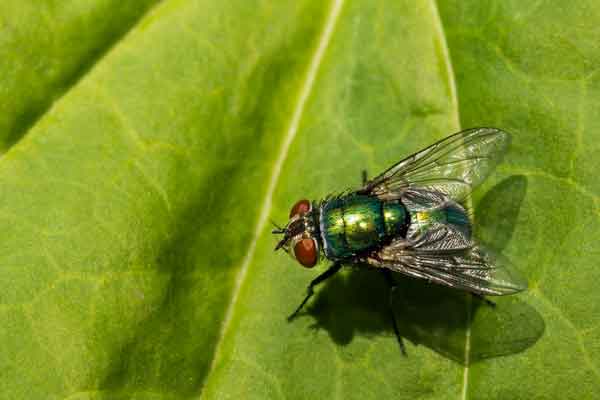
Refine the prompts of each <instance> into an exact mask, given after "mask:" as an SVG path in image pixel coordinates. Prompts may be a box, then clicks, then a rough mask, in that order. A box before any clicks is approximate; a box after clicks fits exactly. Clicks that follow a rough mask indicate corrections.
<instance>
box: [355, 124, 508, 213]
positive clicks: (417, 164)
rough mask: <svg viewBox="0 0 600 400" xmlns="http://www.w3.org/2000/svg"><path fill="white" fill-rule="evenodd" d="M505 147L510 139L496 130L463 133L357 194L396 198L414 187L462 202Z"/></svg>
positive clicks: (401, 164) (412, 158)
mask: <svg viewBox="0 0 600 400" xmlns="http://www.w3.org/2000/svg"><path fill="white" fill-rule="evenodd" d="M509 143H510V135H509V134H508V133H507V132H504V131H502V130H500V129H496V128H474V129H467V130H465V131H462V132H459V133H456V134H454V135H452V136H449V137H447V138H445V139H443V140H441V141H439V142H437V143H435V144H433V145H431V146H429V147H427V148H426V149H424V150H421V151H419V152H417V153H415V154H413V155H411V156H409V157H407V158H405V159H404V160H402V161H400V162H398V163H397V164H395V165H393V166H391V167H390V168H389V169H387V170H386V171H385V172H383V173H382V174H381V175H379V176H377V177H375V178H373V179H372V180H370V181H368V182H367V183H366V184H365V185H364V186H363V187H362V188H361V189H360V190H359V192H361V193H369V194H374V195H376V196H378V197H380V198H399V197H400V196H402V195H403V194H404V193H405V191H406V190H407V189H409V188H415V187H418V188H424V189H427V190H429V191H434V192H439V193H443V194H445V195H447V196H448V197H450V198H451V199H454V200H456V201H462V200H463V199H464V198H465V197H466V196H467V195H468V194H469V193H470V192H471V190H472V189H473V188H475V187H476V186H477V185H479V184H480V183H481V182H483V180H484V179H485V178H486V177H487V176H488V175H489V173H490V172H491V171H492V170H493V169H494V167H495V166H496V164H498V162H499V161H500V159H501V158H502V156H503V154H504V153H505V152H506V149H507V148H508V145H509Z"/></svg>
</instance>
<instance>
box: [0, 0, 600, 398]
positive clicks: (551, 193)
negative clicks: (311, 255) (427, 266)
mask: <svg viewBox="0 0 600 400" xmlns="http://www.w3.org/2000/svg"><path fill="white" fill-rule="evenodd" d="M121 3H123V4H121ZM121 3H117V2H112V1H108V0H106V1H94V2H89V3H85V4H86V7H84V6H83V4H84V3H81V2H72V4H71V3H69V4H70V6H66V5H65V6H62V5H63V4H67V3H64V2H60V6H59V5H58V3H57V4H56V5H54V6H53V7H51V6H48V9H38V8H36V7H39V6H35V5H33V3H31V4H32V5H27V4H28V3H27V4H24V5H23V3H21V2H19V3H17V2H8V3H6V4H4V3H3V4H2V5H1V6H0V10H2V11H4V10H8V11H10V15H17V14H18V15H22V17H20V18H18V19H13V20H10V21H11V24H10V25H9V24H8V23H7V22H6V21H7V20H9V19H7V18H6V17H4V16H5V15H7V14H6V13H5V12H2V13H0V15H2V17H0V29H1V30H2V31H1V32H2V35H3V36H2V37H3V38H4V37H7V38H9V40H0V54H7V55H14V58H12V59H13V60H18V62H15V63H14V65H18V68H17V67H15V68H14V69H13V68H12V65H13V64H11V63H10V62H9V63H8V64H7V63H6V61H5V60H6V58H5V57H1V58H0V59H2V60H4V62H3V63H2V62H0V71H7V72H6V73H5V74H0V105H2V108H1V109H2V110H3V113H2V114H3V115H2V117H0V138H4V139H0V141H3V143H4V146H5V147H9V146H11V144H12V143H13V142H14V141H15V140H17V139H18V138H19V137H21V136H22V135H23V134H24V137H23V138H22V139H20V140H18V141H17V142H16V144H14V145H13V146H12V147H10V149H9V151H8V152H7V153H6V154H5V155H4V156H2V158H1V159H0V184H1V186H0V187H2V191H1V196H0V226H1V228H2V231H3V232H4V235H3V240H2V242H0V243H1V244H0V288H1V289H2V290H0V343H2V344H3V345H2V346H1V347H0V371H1V372H0V393H2V394H3V397H6V398H11V399H13V398H14V399H37V398H44V399H45V398H50V399H62V398H68V399H121V398H122V399H125V398H135V399H189V398H205V399H213V398H244V399H245V398H257V399H268V398H291V399H301V398H330V397H336V398H344V399H351V398H361V399H363V398H377V399H381V398H407V399H413V398H429V399H438V398H439V399H448V398H457V399H467V398H468V399H507V398H511V399H512V398H576V399H581V398H592V397H593V393H595V392H597V391H598V390H599V387H598V386H599V383H600V369H599V368H600V367H599V366H598V363H597V361H596V360H597V359H599V357H600V354H598V352H600V345H599V343H600V342H598V340H597V338H598V335H597V328H598V326H600V321H598V318H599V317H598V316H599V315H600V310H596V308H598V307H600V306H599V304H600V299H599V298H598V296H599V295H598V291H597V290H595V287H594V284H595V279H594V278H595V277H596V276H597V273H596V272H595V271H596V268H595V260H596V259H597V258H598V257H597V256H598V250H597V246H595V243H594V242H593V240H594V238H595V237H596V236H598V233H599V232H598V231H599V228H600V225H599V224H598V215H599V214H598V204H597V199H598V197H597V196H598V195H597V194H596V193H597V190H598V188H597V185H599V183H598V181H597V179H595V178H596V177H595V174H594V172H595V171H594V165H595V163H596V158H598V157H594V156H595V155H596V153H597V152H598V150H599V148H598V144H597V143H598V136H599V135H600V134H598V133H597V132H599V131H598V130H597V129H595V128H596V126H595V125H597V124H598V122H599V120H598V118H597V117H596V113H595V109H596V108H597V107H595V106H596V103H597V102H598V101H599V100H600V92H598V93H597V91H595V90H594V88H595V87H596V86H597V75H596V73H595V69H594V68H595V65H597V63H596V61H598V58H599V57H600V52H599V51H598V45H597V43H599V41H598V39H600V38H599V37H598V36H600V31H599V30H598V29H597V26H598V23H597V22H598V21H599V19H598V16H599V11H600V10H599V9H598V8H597V7H596V6H595V5H594V4H593V3H592V2H585V3H581V4H580V5H579V6H578V7H572V6H571V7H567V6H566V5H562V3H560V2H538V3H535V4H531V5H525V4H523V3H522V2H494V3H492V2H486V3H485V4H484V3H482V2H476V1H467V2H465V1H461V2H453V1H443V2H440V4H439V5H438V4H436V3H435V2H433V1H423V2H417V3H416V4H415V2H409V1H400V2H397V1H389V2H352V1H344V0H334V1H332V2H330V3H323V2H317V1H310V0H301V1H297V0H296V1H291V0H290V1H247V0H233V1H226V2H225V1H221V2H213V1H200V0H198V1H187V2H186V1H177V0H170V1H166V2H162V3H160V4H157V5H156V6H155V7H153V8H152V9H149V6H150V5H151V3H153V2H151V1H146V2H142V1H140V2H121ZM125 3H127V4H125ZM438 6H439V7H438ZM70 7H72V8H70ZM49 15H50V16H51V17H50V18H49V17H48V16H49ZM73 15H76V16H75V17H74V16H73ZM138 19H139V22H137V23H136V21H137V20H138ZM41 20H43V21H45V24H44V25H40V22H39V21H41ZM61 21H68V23H61ZM82 21H83V22H82ZM94 21H98V22H94ZM133 24H135V26H133V28H131V30H130V31H129V32H128V30H129V28H130V27H131V26H132V25H133ZM116 27H118V28H116ZM79 32H82V35H83V36H82V37H84V38H85V40H83V39H82V40H81V41H75V43H74V39H73V37H77V35H76V34H77V33H79ZM126 32H128V33H127V34H126ZM49 35H55V36H52V37H53V38H54V39H52V40H54V41H53V43H54V46H55V47H56V50H55V51H47V50H46V49H47V45H46V43H47V42H46V41H48V40H50V39H48V38H49ZM26 38H29V40H27V39H26ZM52 40H50V41H52ZM18 49H25V50H27V52H25V51H24V52H22V53H19V52H18V51H17V50H18ZM109 49H110V50H109ZM31 54H36V55H37V54H39V56H32V55H31ZM36 60H38V62H36ZM39 71H43V72H44V71H54V72H52V74H50V73H49V74H47V75H44V74H41V75H40V74H39ZM13 72H14V74H15V77H16V78H14V79H13V78H10V76H11V75H9V73H13ZM6 77H8V78H6ZM30 77H34V79H30ZM53 102H54V103H53ZM23 115H26V117H23ZM484 125H488V126H498V127H500V128H504V129H506V130H508V131H509V132H512V133H513V146H512V149H511V151H510V153H509V154H508V155H507V157H506V159H505V162H504V163H503V164H502V165H501V166H500V167H499V169H498V171H497V173H496V174H494V175H493V177H492V178H491V179H490V180H489V182H487V183H486V185H485V186H484V187H483V188H481V189H480V190H478V191H477V192H476V193H475V196H474V199H473V205H474V209H475V214H474V215H475V219H476V222H477V229H478V233H479V235H480V236H481V238H482V240H484V241H485V242H487V243H489V245H490V246H491V247H492V248H494V249H495V250H497V251H501V252H502V253H503V254H506V255H507V256H508V257H509V258H510V259H511V260H513V263H514V264H516V265H517V266H518V267H519V269H520V270H522V272H523V273H524V275H526V276H527V277H528V279H529V282H530V289H529V290H528V291H527V292H525V293H523V294H520V295H517V296H513V297H510V298H501V299H498V300H497V307H495V308H490V307H487V306H485V305H483V304H481V303H480V302H478V301H477V300H472V299H470V297H469V296H466V295H465V294H463V293H460V292H456V291H452V290H450V289H446V288H442V287H436V286H432V285H428V284H427V283H423V282H418V281H415V280H411V279H408V278H404V277H397V278H398V283H399V290H398V293H397V295H396V296H394V312H395V314H396V316H397V317H398V319H399V322H400V329H401V333H402V335H403V336H404V338H405V340H404V341H405V345H406V347H407V352H408V357H403V356H402V355H401V354H400V350H399V348H398V344H397V343H396V339H395V337H394V334H393V331H392V329H391V325H390V316H389V314H388V309H387V301H388V294H387V290H388V288H387V286H386V283H385V280H383V278H382V277H381V276H379V274H377V273H376V272H373V271H369V270H365V269H360V268H357V269H348V270H346V271H344V272H343V273H342V274H341V275H340V276H336V277H335V278H333V279H332V280H331V281H329V282H327V283H325V284H323V285H322V286H321V287H319V290H318V293H317V295H316V296H314V298H313V299H312V300H311V302H310V303H309V305H308V306H307V308H306V312H305V313H303V314H301V316H300V317H299V318H297V319H296V320H294V321H293V322H291V323H288V322H287V321H286V316H287V315H289V313H290V312H291V311H292V310H293V309H294V308H295V307H296V306H297V305H298V303H299V302H300V300H301V299H302V296H303V294H304V290H305V286H306V285H307V284H308V282H309V281H310V279H312V278H314V276H316V274H317V273H318V272H320V271H322V270H323V269H324V268H326V266H327V265H320V266H319V267H317V268H316V271H313V270H310V271H309V270H304V269H302V268H299V267H298V264H297V263H295V262H294V261H293V260H291V259H290V258H289V257H286V256H285V255H283V254H281V253H280V252H278V253H274V252H273V247H274V245H275V239H274V237H273V236H272V235H271V234H270V229H271V228H270V226H269V218H273V219H274V220H275V221H278V222H280V223H282V222H284V221H285V220H286V218H287V214H288V210H289V208H290V207H291V205H292V204H293V203H294V202H295V201H296V200H298V199H300V198H310V199H318V198H322V197H323V196H325V195H327V194H328V193H331V192H335V191H340V190H343V189H345V188H348V187H355V186H357V184H358V183H359V182H360V173H361V170H362V169H366V170H367V171H368V172H369V174H370V175H371V176H372V175H374V174H376V173H378V172H380V171H381V170H382V169H384V168H385V167H387V166H388V165H389V164H390V163H392V162H394V161H397V160H398V159H400V158H401V157H403V156H404V155H406V154H409V153H410V152H412V151H415V150H418V149H420V148H421V147H423V146H425V145H427V144H429V143H431V142H432V141H435V140H437V139H440V138H442V137H444V136H446V135H447V134H450V133H452V132H454V131H457V130H459V129H461V128H466V127H471V126H484ZM494 300H495V299H494ZM495 301H496V300H495ZM558 377H560V378H558ZM557 378H558V379H557Z"/></svg>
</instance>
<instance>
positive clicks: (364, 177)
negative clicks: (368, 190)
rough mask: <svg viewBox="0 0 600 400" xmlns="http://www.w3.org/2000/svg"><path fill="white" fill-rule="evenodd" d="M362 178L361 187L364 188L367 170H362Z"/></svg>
mask: <svg viewBox="0 0 600 400" xmlns="http://www.w3.org/2000/svg"><path fill="white" fill-rule="evenodd" d="M361 177H362V185H363V186H365V185H366V184H367V170H366V169H363V170H362V173H361Z"/></svg>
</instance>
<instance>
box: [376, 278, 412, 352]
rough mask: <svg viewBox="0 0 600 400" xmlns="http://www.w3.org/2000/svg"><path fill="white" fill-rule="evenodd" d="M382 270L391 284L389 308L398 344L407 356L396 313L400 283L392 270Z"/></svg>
mask: <svg viewBox="0 0 600 400" xmlns="http://www.w3.org/2000/svg"><path fill="white" fill-rule="evenodd" d="M382 272H383V276H384V277H385V280H386V281H387V283H388V284H389V285H390V294H389V296H390V297H389V300H388V308H389V311H390V315H391V317H392V324H393V326H394V333H395V334H396V339H397V340H398V344H399V345H400V351H401V352H402V355H404V356H406V348H405V347H404V342H403V341H402V336H400V331H399V330H398V323H397V322H396V314H394V292H395V291H396V288H397V287H398V285H397V284H396V282H395V281H394V278H393V277H392V273H391V271H390V270H388V269H383V270H382Z"/></svg>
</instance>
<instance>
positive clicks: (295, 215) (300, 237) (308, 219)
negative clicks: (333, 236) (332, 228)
mask: <svg viewBox="0 0 600 400" xmlns="http://www.w3.org/2000/svg"><path fill="white" fill-rule="evenodd" d="M274 225H275V227H276V228H277V229H274V230H273V233H274V234H276V235H283V237H282V238H281V240H279V243H277V246H276V247H275V250H279V249H283V250H284V251H285V252H286V253H288V254H290V255H291V256H292V257H293V258H294V259H295V260H296V261H298V262H299V263H300V265H302V266H304V267H306V268H312V267H314V266H315V265H316V264H317V262H318V261H319V241H318V240H317V233H316V232H317V229H316V223H315V215H314V211H313V205H312V203H311V202H310V201H308V200H305V199H303V200H299V201H298V202H296V204H294V206H293V207H292V209H291V211H290V220H289V221H288V223H287V224H286V226H285V227H279V226H277V225H276V224H274Z"/></svg>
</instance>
